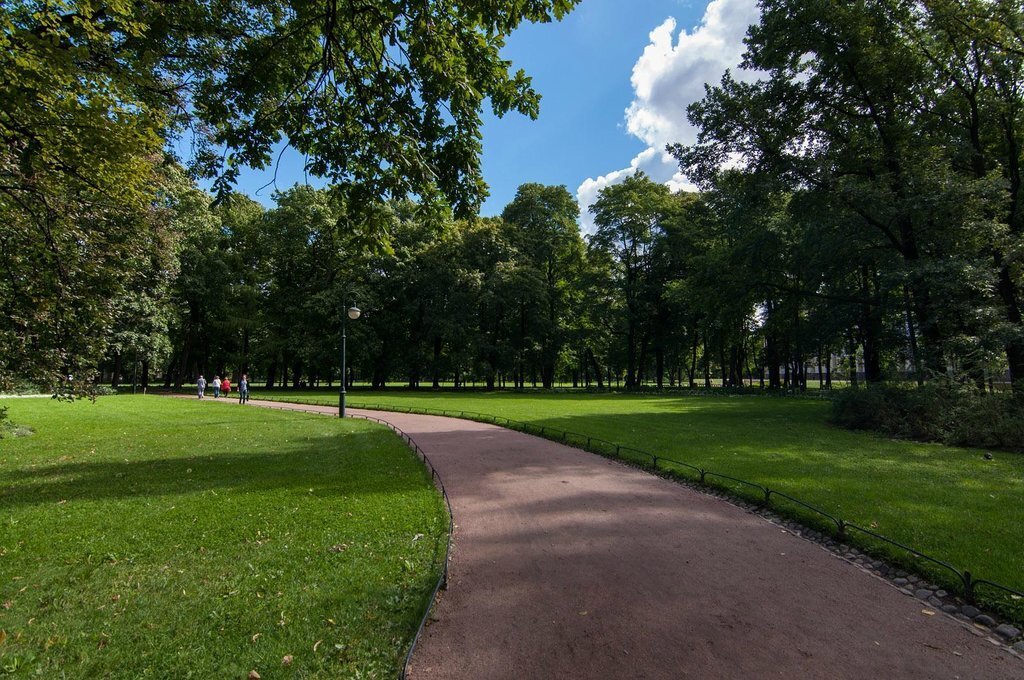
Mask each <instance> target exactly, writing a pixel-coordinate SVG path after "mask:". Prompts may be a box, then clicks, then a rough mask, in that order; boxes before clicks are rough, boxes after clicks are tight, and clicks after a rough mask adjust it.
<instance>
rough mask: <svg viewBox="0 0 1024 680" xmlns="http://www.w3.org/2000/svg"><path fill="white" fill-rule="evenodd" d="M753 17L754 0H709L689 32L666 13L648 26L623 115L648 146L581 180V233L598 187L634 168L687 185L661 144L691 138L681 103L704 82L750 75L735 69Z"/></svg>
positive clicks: (698, 93) (695, 95)
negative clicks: (617, 167)
mask: <svg viewBox="0 0 1024 680" xmlns="http://www.w3.org/2000/svg"><path fill="white" fill-rule="evenodd" d="M757 20H758V9H757V4H756V1H755V0H712V2H711V3H710V4H709V5H708V7H707V9H706V10H705V12H704V17H703V18H702V19H701V22H700V24H699V25H698V26H697V27H696V28H695V29H694V30H693V32H692V33H690V32H687V31H686V29H685V28H683V29H679V30H678V31H677V27H676V20H675V19H673V18H671V17H669V18H668V19H666V20H665V21H664V22H663V23H662V24H661V25H660V26H658V27H657V28H655V29H654V30H653V31H651V34H650V43H649V44H648V45H647V47H646V48H645V49H644V51H643V54H642V55H640V58H639V59H638V60H637V62H636V64H634V66H633V76H632V79H631V80H632V85H633V92H634V97H633V103H632V104H630V105H629V108H627V109H626V117H625V124H626V130H627V131H628V132H629V133H630V134H631V135H633V136H635V137H637V138H638V139H640V140H641V141H642V142H644V144H646V145H647V148H646V149H645V150H644V151H642V152H640V153H639V154H638V155H637V156H636V157H635V158H634V159H633V160H632V161H631V162H630V164H629V167H626V168H622V169H620V170H614V171H612V172H609V173H607V174H605V175H601V176H600V177H598V178H596V179H594V178H587V179H586V180H585V181H584V182H583V183H582V184H580V186H579V188H578V189H577V190H576V199H577V201H579V205H580V215H581V220H580V222H581V226H582V227H583V230H584V232H586V233H592V232H593V230H594V225H593V219H592V216H591V215H590V213H589V211H588V208H589V207H590V205H591V204H592V203H593V202H594V201H595V200H596V199H597V195H598V192H600V190H601V189H603V188H605V187H607V186H610V185H612V184H617V183H618V182H621V181H622V180H624V179H625V178H626V177H629V176H630V175H632V174H633V173H635V172H636V171H638V170H642V171H644V172H645V173H647V174H648V175H649V176H650V177H651V179H653V180H655V181H657V182H665V183H666V184H667V185H668V186H669V187H670V188H671V189H673V190H679V189H685V188H692V187H691V185H690V184H689V183H688V182H687V181H686V178H685V177H684V176H683V175H682V174H681V173H679V168H678V166H677V164H676V162H675V159H673V158H672V157H671V156H670V155H668V154H667V153H665V145H666V144H674V143H676V142H682V143H683V144H691V143H693V142H694V141H695V140H696V130H695V129H694V128H693V126H691V125H690V123H689V121H687V120H686V107H687V106H689V105H690V104H691V103H693V102H695V101H699V100H700V99H701V98H702V97H703V96H704V84H705V83H712V84H714V83H717V82H718V81H719V80H720V79H721V77H722V74H723V73H725V71H726V69H732V71H733V73H734V74H735V75H736V76H737V77H741V78H751V77H753V74H751V73H744V72H741V71H738V70H737V69H738V65H739V63H740V59H741V57H742V55H743V37H744V36H745V35H746V32H747V27H748V26H750V25H751V24H753V23H756V22H757Z"/></svg>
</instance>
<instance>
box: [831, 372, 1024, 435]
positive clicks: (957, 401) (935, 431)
mask: <svg viewBox="0 0 1024 680" xmlns="http://www.w3.org/2000/svg"><path fill="white" fill-rule="evenodd" d="M832 422H834V423H835V424H837V425H841V426H843V427H847V428H850V429H862V430H877V431H879V432H884V433H885V434H887V435H890V436H892V437H901V438H906V439H916V440H920V441H934V442H943V443H945V444H955V445H958V446H977V447H982V448H994V449H1008V450H1011V451H1024V400H1021V399H1014V398H1013V397H1012V396H1010V395H1003V394H983V393H980V392H978V391H977V390H976V389H975V388H974V387H972V386H968V385H963V384H960V383H954V382H936V383H930V384H928V385H925V386H924V387H921V388H912V387H900V386H891V385H878V386H872V387H870V388H868V389H866V390H855V389H850V390H843V391H841V392H839V393H838V394H837V396H836V398H835V400H834V401H833V416H832Z"/></svg>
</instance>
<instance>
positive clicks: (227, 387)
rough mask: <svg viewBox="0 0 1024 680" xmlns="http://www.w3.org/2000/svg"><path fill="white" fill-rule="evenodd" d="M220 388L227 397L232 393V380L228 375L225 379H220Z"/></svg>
mask: <svg viewBox="0 0 1024 680" xmlns="http://www.w3.org/2000/svg"><path fill="white" fill-rule="evenodd" d="M220 388H221V389H222V390H224V396H225V397H226V396H228V395H229V394H230V393H231V380H229V379H228V377H227V376H224V379H223V380H221V381H220Z"/></svg>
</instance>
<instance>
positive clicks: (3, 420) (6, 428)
mask: <svg viewBox="0 0 1024 680" xmlns="http://www.w3.org/2000/svg"><path fill="white" fill-rule="evenodd" d="M30 434H32V429H31V428H27V427H21V426H18V425H15V424H14V423H12V422H11V419H10V418H8V417H7V407H6V406H4V407H2V408H0V439H4V438H6V437H26V436H28V435H30Z"/></svg>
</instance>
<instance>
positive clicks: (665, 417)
mask: <svg viewBox="0 0 1024 680" xmlns="http://www.w3.org/2000/svg"><path fill="white" fill-rule="evenodd" d="M267 396H270V397H271V398H292V399H295V398H299V399H306V400H314V401H322V402H323V403H331V399H332V398H336V397H335V396H334V395H332V394H330V393H324V392H320V393H317V392H305V393H291V394H288V395H285V394H278V395H276V396H275V395H267V394H265V393H264V394H262V395H261V397H263V398H266V397H267ZM349 402H350V404H351V405H352V406H356V405H364V406H369V405H373V404H380V405H382V406H386V407H398V408H414V409H415V408H432V409H449V410H456V411H460V410H464V411H467V412H469V411H472V412H481V413H486V414H490V415H492V416H503V417H506V418H512V419H515V420H520V421H524V422H527V423H531V424H533V425H536V426H546V427H551V428H557V429H561V430H567V431H570V432H576V433H581V434H582V435H584V436H590V437H598V438H602V439H606V440H609V441H611V442H614V443H616V444H622V445H626V446H631V447H636V448H637V449H641V450H643V451H648V452H651V453H654V454H657V455H659V456H668V457H672V458H676V459H678V460H680V461H684V462H686V463H690V464H693V465H696V466H698V467H702V468H705V469H708V470H713V471H715V472H719V473H722V474H726V475H730V476H733V477H738V478H741V479H746V480H749V481H751V482H756V483H758V484H761V485H764V486H768V487H770V488H772V489H775V490H778V491H781V492H783V493H786V494H789V495H791V496H794V497H795V498H798V499H800V500H802V501H804V502H807V503H809V504H812V505H814V506H817V507H820V508H821V509H823V510H825V511H826V512H829V513H830V514H833V515H835V516H837V517H841V518H843V519H845V520H847V521H850V522H855V523H857V524H859V525H861V526H863V527H865V528H868V529H870V530H873V531H876V532H878V533H880V534H883V535H885V536H888V537H890V538H892V539H895V540H897V541H900V542H902V543H905V544H907V545H910V546H912V547H914V548H915V549H917V550H919V551H922V552H924V553H927V554H929V555H931V556H934V557H936V558H938V559H941V560H944V561H947V562H949V563H951V564H952V565H954V566H956V567H958V568H960V569H969V570H970V571H971V572H972V573H973V574H974V576H975V577H977V578H984V579H988V580H992V581H996V582H998V583H1002V584H1004V585H1007V586H1010V587H1012V588H1014V589H1017V590H1024V550H1022V549H1021V546H1024V456H1022V455H1019V454H1012V453H996V454H995V455H994V458H993V460H985V458H984V455H985V452H983V451H981V450H976V449H966V448H957V447H950V446H943V445H938V444H922V443H916V442H910V441H897V440H890V439H885V438H883V437H880V436H877V435H874V434H870V433H864V432H851V431H847V430H843V429H838V428H835V427H832V426H830V425H828V424H827V422H826V420H827V418H828V415H829V408H830V406H829V404H828V403H827V402H822V401H819V400H813V399H799V398H771V397H761V396H729V397H689V396H657V395H635V396H634V395H623V394H587V395H584V394H572V395H568V394H551V395H541V394H515V393H474V394H467V395H460V394H458V393H444V392H434V393H416V392H380V393H372V392H361V391H355V392H351V393H350V395H349ZM573 441H576V442H577V443H578V439H574V438H570V443H572V442H573ZM621 455H622V456H623V457H626V458H632V459H633V460H636V461H637V462H641V463H649V462H650V458H649V457H646V456H642V455H638V454H633V453H631V452H629V451H622V452H621ZM659 466H660V467H662V468H670V469H671V468H672V467H673V466H672V464H671V463H667V462H664V461H662V462H660V463H659ZM678 472H679V473H680V474H681V475H684V476H691V477H692V474H691V473H690V472H689V471H687V470H685V469H683V468H679V469H678ZM720 481H721V482H722V485H723V486H725V487H727V488H729V489H730V490H731V491H734V492H736V493H738V494H740V495H743V496H745V497H748V498H751V499H753V500H760V497H759V494H758V493H757V492H756V491H755V492H753V493H752V492H751V491H750V490H749V489H747V488H744V487H742V486H741V485H737V484H734V483H731V482H729V481H728V480H720ZM776 502H777V504H778V507H779V509H782V510H784V511H787V512H789V513H791V514H794V515H796V516H799V517H800V518H801V519H806V520H808V521H809V523H812V524H815V523H816V522H815V520H814V519H813V516H812V515H808V514H806V513H805V512H804V511H803V510H802V509H801V508H799V507H798V506H795V505H794V504H791V503H788V502H787V501H785V500H778V501H776V500H773V505H774V504H776ZM817 525H818V527H819V528H828V526H827V524H821V523H817ZM832 528H833V529H834V527H832ZM870 541H871V539H868V538H867V537H865V536H864V535H861V540H860V543H861V545H865V546H867V547H875V548H876V549H877V550H881V551H882V552H884V553H885V555H886V556H887V557H889V558H890V559H895V560H897V561H900V562H901V563H903V564H906V565H907V566H911V567H914V568H915V569H917V570H918V571H921V572H924V573H927V574H928V575H929V576H931V577H933V578H935V579H936V580H938V581H940V582H941V583H943V584H945V585H950V586H955V585H957V584H958V583H959V581H958V580H955V576H953V577H952V579H953V580H951V576H952V575H951V574H950V573H949V572H946V571H945V570H942V569H938V570H936V569H933V568H932V567H931V566H930V565H928V564H926V563H923V562H920V561H917V560H915V559H913V558H909V557H908V556H907V554H906V553H905V552H903V551H898V550H895V551H894V550H890V549H889V548H885V547H884V546H879V545H875V546H872V545H871V542H870ZM978 595H979V598H981V599H982V600H985V601H986V602H987V603H988V604H990V605H993V606H997V607H1000V608H1004V611H1005V607H1010V608H1011V610H1012V611H1011V612H1010V613H1011V615H1012V616H1013V617H1014V618H1017V619H1018V620H1020V618H1021V617H1022V611H1021V608H1020V603H1019V602H1018V601H1015V600H1012V599H1010V600H1007V599H1006V598H1002V597H997V596H996V593H995V592H994V591H983V590H979V592H978Z"/></svg>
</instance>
